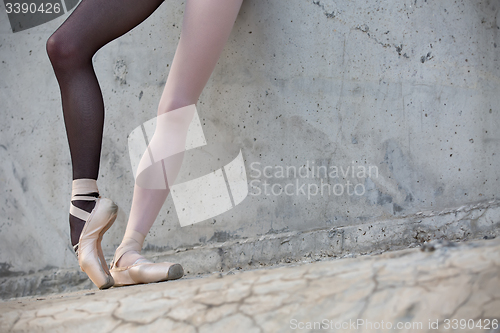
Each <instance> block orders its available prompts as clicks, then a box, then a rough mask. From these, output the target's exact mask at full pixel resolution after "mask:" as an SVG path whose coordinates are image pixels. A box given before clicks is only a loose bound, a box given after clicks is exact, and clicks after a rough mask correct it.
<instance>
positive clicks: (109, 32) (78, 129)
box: [47, 0, 163, 245]
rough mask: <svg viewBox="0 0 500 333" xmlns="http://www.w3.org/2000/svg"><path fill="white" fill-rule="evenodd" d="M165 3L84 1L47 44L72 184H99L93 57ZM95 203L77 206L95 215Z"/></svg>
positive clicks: (100, 113) (76, 224) (100, 110)
mask: <svg viewBox="0 0 500 333" xmlns="http://www.w3.org/2000/svg"><path fill="white" fill-rule="evenodd" d="M162 2H163V0H142V1H137V0H82V2H81V3H80V4H79V5H78V6H77V7H76V9H75V10H74V11H73V13H71V15H70V16H69V17H68V19H67V20H66V21H65V22H64V23H63V24H62V25H61V26H60V27H59V28H58V29H57V30H56V32H54V34H53V35H52V36H50V38H49V39H48V41H47V53H48V55H49V58H50V61H51V63H52V67H53V68H54V72H55V74H56V78H57V81H58V82H59V87H60V89H61V99H62V108H63V113H64V123H65V125H66V134H67V136H68V142H69V148H70V152H71V161H72V165H73V179H81V178H90V179H96V180H97V177H98V172H99V161H100V155H101V144H102V132H103V125H104V103H103V98H102V94H101V89H100V87H99V83H98V82H97V78H96V75H95V73H94V68H93V66H92V57H93V55H94V54H95V53H96V52H97V50H99V49H100V48H101V47H102V46H104V45H106V44H107V43H109V42H110V41H112V40H114V39H115V38H118V37H119V36H121V35H123V34H125V33H127V32H128V31H130V30H131V29H132V28H134V27H135V26H137V25H138V24H139V23H141V22H142V21H144V20H145V19H146V18H147V17H148V16H150V15H151V14H152V13H153V12H154V11H155V10H156V9H157V8H158V7H159V6H160V5H161V3H162ZM94 205H95V203H94V202H88V201H75V206H77V207H79V208H82V209H84V210H86V211H88V212H91V211H92V209H93V207H94ZM84 223H85V221H82V220H80V219H78V218H76V217H74V216H72V215H70V228H71V242H72V244H73V245H75V244H76V243H78V239H79V236H80V233H81V230H82V229H83V225H84Z"/></svg>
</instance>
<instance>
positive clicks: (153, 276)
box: [110, 233, 184, 287]
mask: <svg viewBox="0 0 500 333" xmlns="http://www.w3.org/2000/svg"><path fill="white" fill-rule="evenodd" d="M137 234H138V233H137ZM139 237H141V235H139ZM141 243H142V242H141ZM129 251H134V252H137V253H139V252H138V251H137V250H136V249H135V248H134V247H130V246H124V247H119V248H118V249H117V250H116V253H115V257H114V258H113V262H112V263H111V269H110V272H111V276H112V277H113V280H114V281H115V284H114V286H115V287H120V286H128V285H133V284H143V283H153V282H161V281H167V280H176V279H180V278H181V277H182V276H183V275H184V269H183V268H182V266H181V265H180V264H175V263H171V262H162V263H154V262H152V261H149V260H147V259H146V258H144V257H141V258H139V259H137V260H136V261H135V262H134V263H133V264H132V265H130V266H127V267H117V266H116V263H117V262H118V260H120V258H121V257H122V256H123V255H124V254H125V253H126V252H129Z"/></svg>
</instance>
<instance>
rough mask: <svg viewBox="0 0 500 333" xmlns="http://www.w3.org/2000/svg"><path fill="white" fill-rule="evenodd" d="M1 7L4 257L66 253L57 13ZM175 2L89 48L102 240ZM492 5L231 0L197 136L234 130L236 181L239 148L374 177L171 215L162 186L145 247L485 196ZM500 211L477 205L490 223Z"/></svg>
mask: <svg viewBox="0 0 500 333" xmlns="http://www.w3.org/2000/svg"><path fill="white" fill-rule="evenodd" d="M0 7H1V11H0V60H1V61H0V77H1V80H0V84H1V88H0V96H1V101H2V108H1V113H2V121H1V122H0V162H1V168H0V202H1V206H0V207H1V208H0V209H1V212H0V265H1V266H0V269H1V272H0V274H1V275H2V276H4V277H7V276H14V275H16V274H26V273H36V272H40V271H42V272H43V271H45V270H50V269H77V268H78V264H77V261H76V258H75V256H74V254H73V253H72V249H71V246H70V243H69V236H68V234H69V225H68V221H67V220H68V211H69V199H70V192H71V169H70V155H69V148H68V145H67V139H66V134H65V128H64V123H63V120H62V110H61V105H60V93H59V88H58V85H57V82H56V79H55V76H54V74H53V72H52V68H51V66H50V63H49V60H48V58H47V56H46V52H45V42H46V40H47V38H48V37H49V36H50V34H51V33H52V32H53V31H54V30H55V29H56V28H57V27H58V26H59V25H60V24H61V23H62V22H63V21H64V19H65V18H66V17H67V15H65V16H63V17H61V18H58V19H56V20H53V21H50V22H49V23H46V24H44V25H41V26H38V27H35V28H32V29H29V30H26V31H22V32H19V33H15V34H14V33H12V32H11V30H10V26H9V23H8V20H7V15H6V14H5V7H4V6H3V4H1V5H0ZM183 8H184V3H183V2H176V1H168V0H167V1H166V2H165V3H164V4H163V5H162V6H161V7H160V8H159V9H158V10H157V11H156V12H155V13H154V14H153V15H152V16H151V17H150V18H149V19H147V20H146V21H145V22H144V23H143V24H142V25H140V26H139V27H137V28H136V29H134V30H132V31H131V32H130V33H127V34H126V35H125V36H123V37H121V38H120V39H118V40H115V41H113V42H112V43H110V44H109V45H107V46H106V47H104V48H103V49H102V50H100V51H99V52H98V54H97V55H96V56H95V59H94V64H95V68H96V72H97V75H98V77H99V79H100V82H101V87H102V90H103V94H104V100H105V104H106V122H105V132H104V140H103V150H102V158H101V169H100V175H99V181H98V185H99V189H100V191H101V194H102V195H103V196H107V197H110V198H111V199H113V200H114V201H115V202H116V203H117V204H118V205H119V207H120V214H119V217H118V219H117V221H116V222H115V224H114V226H113V227H112V228H111V229H110V230H109V231H108V233H107V234H106V235H105V238H104V241H103V247H104V251H105V254H106V256H112V255H113V252H114V249H115V248H116V247H117V245H118V244H119V242H120V240H121V237H122V235H123V233H124V230H125V225H126V220H127V214H128V212H129V209H130V205H131V200H132V190H133V183H134V180H133V174H132V170H131V167H130V160H129V156H128V147H127V135H128V134H129V133H130V132H131V131H132V130H133V129H134V128H135V127H137V126H138V125H140V124H141V123H143V122H144V121H147V120H149V119H151V118H153V117H154V116H155V115H156V108H157V103H158V101H159V99H160V95H161V92H162V89H163V85H164V83H165V80H166V77H167V75H168V71H169V68H170V67H169V65H170V64H171V61H172V58H173V55H174V52H175V47H176V45H177V41H178V38H179V34H180V28H181V22H182V14H183ZM499 9H500V1H481V2H478V1H473V0H463V1H454V0H453V1H452V0H440V1H433V0H426V1H424V0H402V1H400V0H385V1H375V0H370V1H365V0H345V1H332V0H320V1H316V0H288V1H279V0H244V3H243V6H242V9H241V12H240V14H239V16H238V18H237V21H236V24H235V27H234V30H233V31H232V33H231V36H230V38H229V41H228V43H227V45H226V47H225V49H224V52H223V54H222V56H221V58H220V61H219V63H218V65H217V67H216V69H215V71H214V73H213V75H212V77H211V79H210V81H209V83H208V85H207V87H206V88H205V90H204V92H203V94H202V96H201V98H200V101H199V103H198V113H199V115H200V118H201V120H202V125H203V130H204V132H205V136H206V138H207V141H208V142H209V143H211V142H217V141H230V142H234V143H236V144H238V145H239V146H240V147H241V149H242V152H243V157H244V158H245V161H246V163H247V164H246V166H247V175H248V180H249V182H250V181H252V180H254V179H255V178H252V175H253V174H255V173H254V172H252V171H251V168H250V165H251V163H253V162H259V163H260V165H261V167H260V169H262V168H263V167H264V166H268V165H269V166H277V165H280V166H284V167H286V166H295V167H297V168H298V167H300V166H302V165H305V164H306V163H307V162H308V161H309V164H312V162H314V165H316V166H320V165H324V166H328V167H330V166H338V167H340V166H342V167H344V168H345V167H348V166H353V165H354V166H359V165H363V166H370V165H371V166H376V167H377V168H378V171H379V173H378V177H370V178H366V179H357V178H355V179H353V178H352V177H345V178H344V179H342V178H341V179H337V180H335V179H334V180H331V182H332V184H334V183H336V182H339V183H345V181H346V180H350V181H351V183H354V184H358V183H359V184H363V186H365V188H366V193H365V194H364V195H363V196H349V195H342V196H331V195H330V196H328V195H323V196H320V195H317V196H313V197H311V198H310V199H309V200H308V198H307V196H304V195H294V196H285V195H281V196H274V195H269V196H266V195H260V196H252V195H250V196H248V197H247V198H246V199H245V200H244V201H243V202H242V203H241V204H240V205H238V206H237V207H235V208H234V209H233V210H231V211H229V212H227V213H224V214H223V215H220V216H217V217H215V218H214V219H211V220H208V221H205V222H201V223H198V224H195V225H191V226H188V227H184V228H181V227H180V226H179V224H178V222H177V219H176V215H175V207H174V206H173V203H172V200H171V198H170V197H169V198H168V199H167V201H166V203H165V206H164V208H163V210H162V211H161V213H160V215H159V216H158V219H157V221H156V223H155V225H154V226H153V228H152V229H151V231H150V234H149V236H148V238H146V245H147V249H148V250H150V251H155V252H165V251H169V250H175V249H176V248H179V247H182V248H192V247H196V246H204V245H206V244H210V243H221V242H225V241H231V240H243V239H247V238H254V237H260V236H262V235H266V234H272V233H283V232H290V231H308V230H315V229H321V228H337V227H346V226H360V227H363V226H367V225H370V224H372V223H374V222H376V221H381V220H391V219H398V218H402V217H407V216H417V214H418V213H419V212H420V211H422V210H430V211H434V210H435V211H439V210H443V209H454V208H458V207H460V206H462V205H467V204H473V203H476V202H483V201H485V200H486V201H488V200H490V201H491V200H492V199H495V198H497V197H498V195H499V188H500V187H499V175H500V172H499V168H498V165H499V162H500V159H499V155H498V153H497V151H498V149H497V147H498V144H499V139H500V137H499V135H498V131H497V128H498V126H499V124H500V120H499V119H500V118H499V112H500V108H499V105H500V95H499V93H498V91H499V88H500V68H499V50H500V49H499V46H500V35H499V33H500V30H499V29H500V16H499ZM265 179H266V178H264V177H260V178H259V180H260V181H264V180H265ZM267 181H268V182H269V183H271V184H273V183H280V184H282V185H286V184H287V183H289V182H295V179H282V178H278V177H274V178H271V179H267ZM299 182H300V183H301V184H302V183H304V182H305V183H308V182H316V183H318V182H319V180H318V179H317V180H307V179H299ZM250 191H251V192H252V191H253V190H252V189H251V188H250ZM498 214H499V213H498V211H496V213H495V214H490V217H489V218H490V220H491V221H493V222H494V223H497V224H496V225H497V226H498V220H499V215H498ZM398 221H400V220H398ZM493 222H492V223H493ZM360 230H361V229H360ZM380 232H382V231H380ZM394 237H396V236H394ZM271 251H272V249H271ZM199 259H200V260H204V259H205V258H203V257H200V258H199Z"/></svg>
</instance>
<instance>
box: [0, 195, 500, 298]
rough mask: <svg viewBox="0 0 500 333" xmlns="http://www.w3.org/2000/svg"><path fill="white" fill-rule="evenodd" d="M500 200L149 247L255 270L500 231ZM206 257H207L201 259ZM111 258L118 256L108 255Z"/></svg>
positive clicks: (47, 278)
mask: <svg viewBox="0 0 500 333" xmlns="http://www.w3.org/2000/svg"><path fill="white" fill-rule="evenodd" d="M499 210H500V207H499V202H498V201H494V200H492V201H490V202H483V203H480V204H474V205H467V206H462V207H458V208H457V209H450V210H443V211H440V212H433V211H423V212H418V213H417V214H416V216H411V217H401V218H398V219H393V220H386V221H376V222H374V223H370V224H369V225H366V226H351V227H337V228H323V229H317V230H313V231H304V232H284V233H276V234H269V235H264V236H260V237H256V238H247V239H245V240H228V241H226V242H220V243H212V244H207V245H205V246H197V247H188V248H178V249H176V250H173V251H154V249H152V250H149V251H143V254H144V255H145V256H147V257H149V258H150V259H151V260H153V261H157V262H158V261H169V262H178V263H181V264H182V265H183V267H184V269H185V273H186V276H195V275H199V274H207V273H213V272H228V271H231V270H235V269H238V270H239V269H254V268H259V267H265V266H273V265H280V264H282V263H294V262H303V261H315V260H321V259H328V258H342V257H349V256H353V255H358V254H373V253H378V254H380V253H382V252H384V251H388V250H395V249H402V248H406V247H415V246H420V245H421V244H423V243H424V242H428V241H431V240H435V239H444V240H451V241H457V240H467V239H479V238H493V237H496V236H499V230H500V226H499V222H498V219H496V216H498V214H499ZM200 258H203V260H200ZM107 259H108V262H110V261H111V260H112V258H107ZM91 288H93V284H92V283H91V282H90V280H89V279H88V278H87V276H86V275H85V274H84V273H83V272H81V271H80V270H76V269H48V270H44V271H41V272H38V273H36V274H26V275H20V276H16V275H14V276H7V277H2V278H0V298H2V299H5V298H11V297H21V296H26V295H45V294H50V293H61V292H69V291H75V290H81V289H91Z"/></svg>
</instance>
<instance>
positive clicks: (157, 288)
mask: <svg viewBox="0 0 500 333" xmlns="http://www.w3.org/2000/svg"><path fill="white" fill-rule="evenodd" d="M499 253H500V239H495V240H488V241H476V242H470V243H449V242H447V241H434V242H430V243H425V245H424V246H422V247H421V248H420V249H408V250H402V251H395V252H390V253H385V254H382V255H378V256H363V257H359V258H351V259H341V260H333V261H325V262H317V263H308V264H302V265H300V264H298V265H294V266H289V267H280V268H275V269H261V270H254V271H247V272H241V273H239V272H236V273H235V272H230V273H227V274H225V275H223V274H218V275H212V276H210V277H205V278H198V279H181V280H177V281H170V282H165V283H157V284H150V285H141V286H131V287H122V288H113V289H110V290H105V291H99V290H94V291H91V292H83V291H80V292H76V293H68V294H61V295H51V296H48V297H43V298H19V299H13V300H10V301H6V302H0V330H1V331H2V332H68V331H71V332H89V331H92V332H200V333H201V332H291V331H300V332H313V331H314V332H318V331H327V332H334V331H341V332H388V331H397V332H430V331H432V332H436V331H437V332H458V331H459V332H499V331H500V329H499V328H498V325H499V324H498V320H499V319H500V288H499V287H500V278H499V276H500V260H499V258H500V257H499V255H498V254H499ZM389 325H390V326H389ZM477 325H482V328H481V329H480V328H479V326H477ZM454 326H455V327H456V328H455V329H453V327H454ZM436 328H437V329H436Z"/></svg>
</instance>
